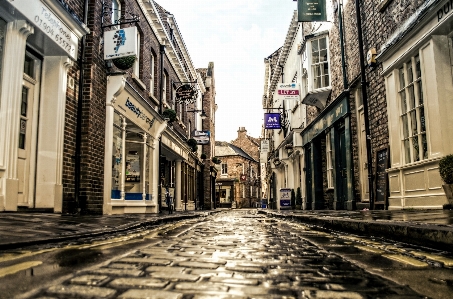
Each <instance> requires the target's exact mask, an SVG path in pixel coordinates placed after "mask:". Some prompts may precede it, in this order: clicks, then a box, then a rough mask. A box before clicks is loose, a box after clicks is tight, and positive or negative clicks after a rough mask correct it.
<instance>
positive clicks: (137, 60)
mask: <svg viewBox="0 0 453 299" xmlns="http://www.w3.org/2000/svg"><path fill="white" fill-rule="evenodd" d="M140 46H141V34H140V31H139V30H137V55H136V56H135V62H134V66H133V69H132V72H133V74H134V75H135V76H136V77H137V78H140V50H141V47H140Z"/></svg>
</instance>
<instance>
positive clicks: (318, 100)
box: [302, 88, 331, 109]
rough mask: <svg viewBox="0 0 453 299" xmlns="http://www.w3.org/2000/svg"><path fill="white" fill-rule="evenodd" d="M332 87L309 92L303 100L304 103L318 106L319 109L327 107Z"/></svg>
mask: <svg viewBox="0 0 453 299" xmlns="http://www.w3.org/2000/svg"><path fill="white" fill-rule="evenodd" d="M330 91H331V89H330V88H329V89H317V90H315V91H310V92H309V93H307V95H306V96H305V98H304V99H303V100H302V104H305V105H310V106H316V107H318V108H319V109H324V108H325V107H326V103H327V99H328V98H329V95H330Z"/></svg>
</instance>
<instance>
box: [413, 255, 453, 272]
mask: <svg viewBox="0 0 453 299" xmlns="http://www.w3.org/2000/svg"><path fill="white" fill-rule="evenodd" d="M410 253H412V254H413V255H415V256H424V257H426V258H427V259H429V260H433V261H436V262H439V263H442V264H444V266H445V267H449V268H450V267H453V259H451V258H448V257H445V256H441V255H436V254H432V253H427V252H417V251H411V252H410Z"/></svg>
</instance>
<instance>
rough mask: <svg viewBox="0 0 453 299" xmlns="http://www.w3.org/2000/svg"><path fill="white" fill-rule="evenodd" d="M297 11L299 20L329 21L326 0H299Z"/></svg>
mask: <svg viewBox="0 0 453 299" xmlns="http://www.w3.org/2000/svg"><path fill="white" fill-rule="evenodd" d="M297 12H298V21H299V22H316V21H317V22H325V21H327V14H326V1H325V0H298V1H297Z"/></svg>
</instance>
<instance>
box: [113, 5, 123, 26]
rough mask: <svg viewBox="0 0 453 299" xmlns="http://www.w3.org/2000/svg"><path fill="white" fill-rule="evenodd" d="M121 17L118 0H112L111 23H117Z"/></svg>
mask: <svg viewBox="0 0 453 299" xmlns="http://www.w3.org/2000/svg"><path fill="white" fill-rule="evenodd" d="M120 17H121V3H120V1H119V0H112V15H111V19H112V24H117V23H118V22H119V20H120Z"/></svg>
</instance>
